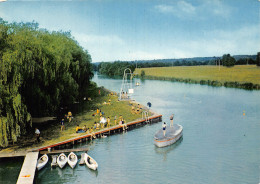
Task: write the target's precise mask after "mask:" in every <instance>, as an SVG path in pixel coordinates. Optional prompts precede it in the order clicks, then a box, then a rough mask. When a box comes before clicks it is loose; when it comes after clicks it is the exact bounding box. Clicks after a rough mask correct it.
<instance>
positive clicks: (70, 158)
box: [68, 152, 78, 169]
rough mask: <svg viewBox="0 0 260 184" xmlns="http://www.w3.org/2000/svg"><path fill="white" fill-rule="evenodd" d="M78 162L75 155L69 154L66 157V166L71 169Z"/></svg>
mask: <svg viewBox="0 0 260 184" xmlns="http://www.w3.org/2000/svg"><path fill="white" fill-rule="evenodd" d="M77 162H78V157H77V155H76V154H75V153H73V152H71V153H70V154H69V156H68V164H69V165H70V167H71V168H72V169H73V168H74V167H75V166H76V164H77Z"/></svg>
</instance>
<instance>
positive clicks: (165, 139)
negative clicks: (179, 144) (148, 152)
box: [154, 124, 183, 147]
mask: <svg viewBox="0 0 260 184" xmlns="http://www.w3.org/2000/svg"><path fill="white" fill-rule="evenodd" d="M182 132H183V127H182V126H181V125H178V124H174V127H173V128H172V127H166V134H165V136H163V130H162V129H160V130H159V131H158V132H157V133H156V134H155V136H154V144H155V145H156V146H157V147H165V146H169V145H171V144H173V143H175V142H176V141H178V140H179V139H180V138H181V137H182Z"/></svg>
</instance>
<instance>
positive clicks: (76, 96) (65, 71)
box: [0, 19, 95, 147]
mask: <svg viewBox="0 0 260 184" xmlns="http://www.w3.org/2000/svg"><path fill="white" fill-rule="evenodd" d="M92 77H93V72H92V65H91V56H90V55H89V53H88V52H87V51H86V50H83V49H82V47H80V46H79V44H78V43H77V42H76V41H75V40H74V39H73V38H72V36H71V35H70V33H69V32H62V31H59V32H55V31H54V32H49V31H48V30H46V29H40V28H39V25H38V23H35V22H31V23H23V22H22V23H15V22H14V23H8V22H6V21H4V20H3V19H0V147H6V146H7V145H8V143H9V142H10V141H13V142H16V141H17V138H18V137H19V136H21V135H24V134H26V132H27V131H28V130H29V129H30V127H31V126H32V116H47V115H55V114H56V112H58V110H59V108H60V107H63V106H69V105H70V104H72V103H73V102H75V101H80V100H81V99H83V97H88V96H89V95H90V90H91V89H92V88H95V85H94V84H92V83H91V81H90V80H91V78H92Z"/></svg>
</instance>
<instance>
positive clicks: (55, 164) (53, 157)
mask: <svg viewBox="0 0 260 184" xmlns="http://www.w3.org/2000/svg"><path fill="white" fill-rule="evenodd" d="M51 158H52V162H51V167H56V166H57V158H58V155H52V156H51Z"/></svg>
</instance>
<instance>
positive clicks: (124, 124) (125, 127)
mask: <svg viewBox="0 0 260 184" xmlns="http://www.w3.org/2000/svg"><path fill="white" fill-rule="evenodd" d="M121 126H122V127H123V130H126V129H127V124H126V122H125V120H124V119H122V120H121Z"/></svg>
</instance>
